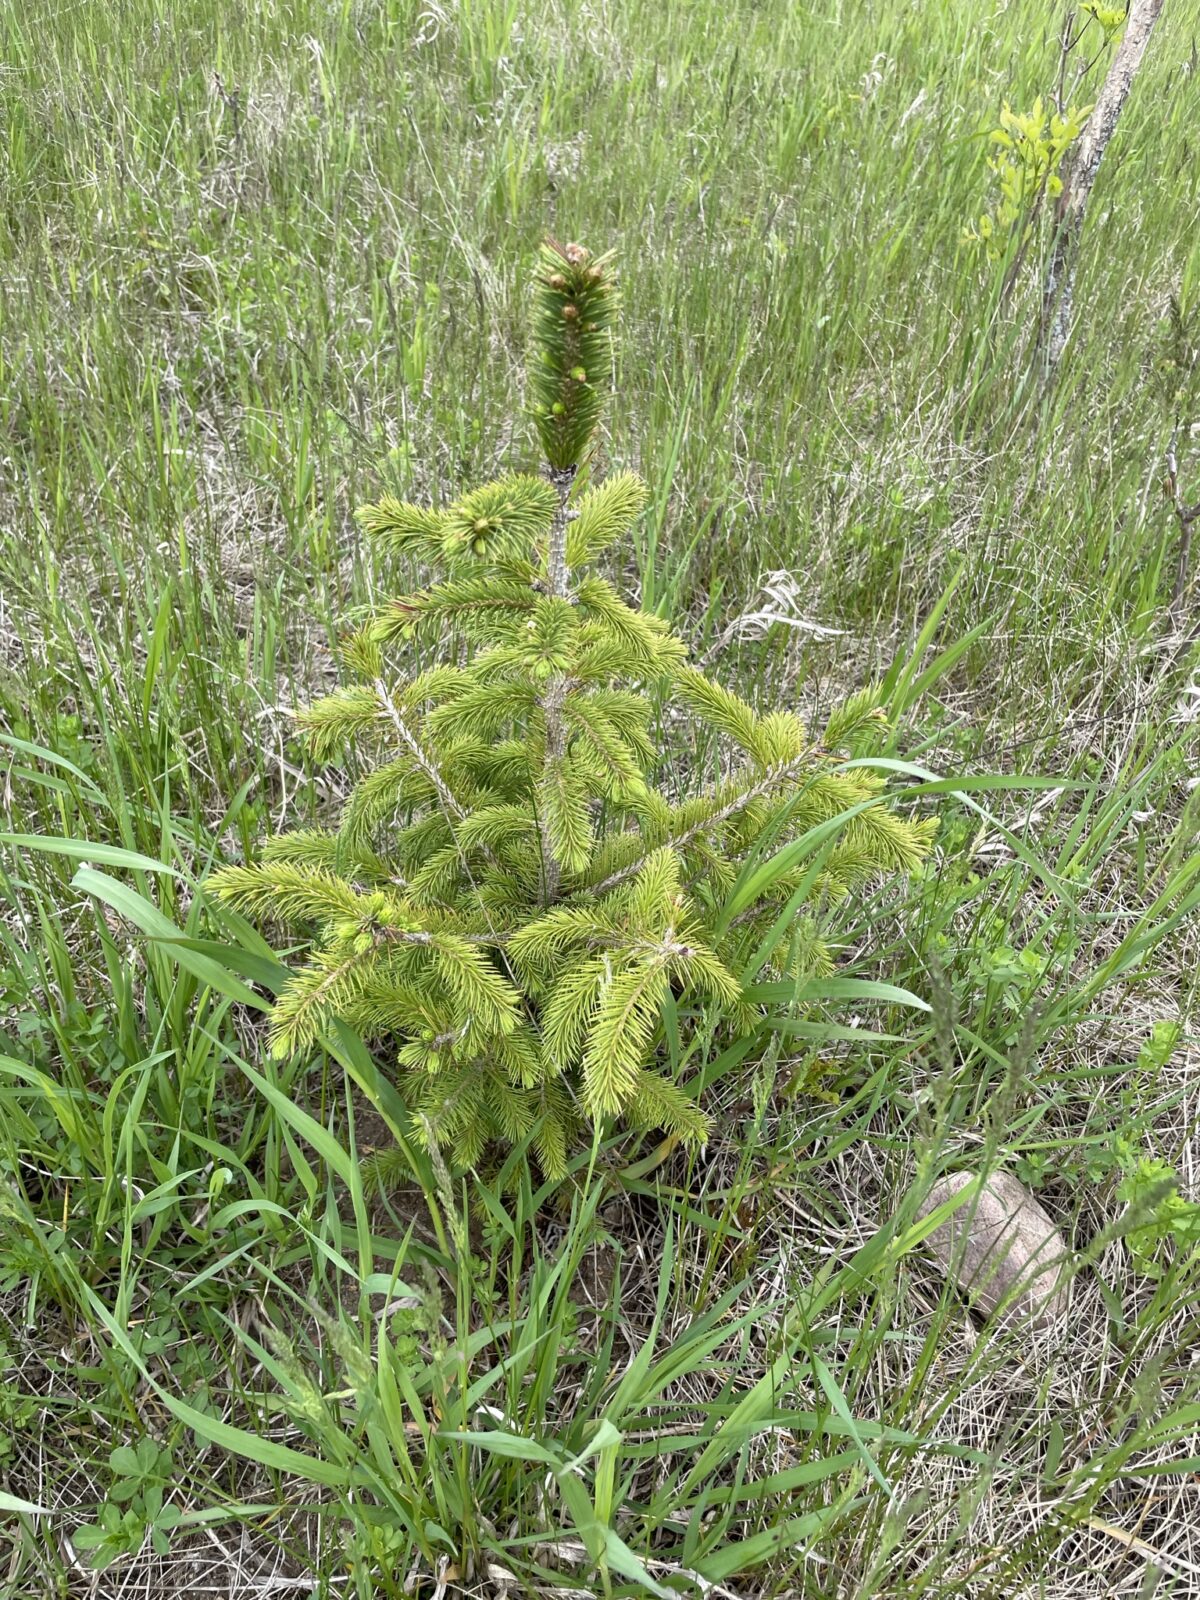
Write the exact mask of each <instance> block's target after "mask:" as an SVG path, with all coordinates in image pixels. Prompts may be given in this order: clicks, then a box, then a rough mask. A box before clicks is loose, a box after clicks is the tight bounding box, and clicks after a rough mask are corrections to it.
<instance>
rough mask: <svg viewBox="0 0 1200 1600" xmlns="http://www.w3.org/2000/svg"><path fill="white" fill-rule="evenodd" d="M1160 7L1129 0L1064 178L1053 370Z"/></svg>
mask: <svg viewBox="0 0 1200 1600" xmlns="http://www.w3.org/2000/svg"><path fill="white" fill-rule="evenodd" d="M1162 8H1163V0H1131V4H1130V7H1129V20H1128V21H1127V22H1126V24H1125V33H1124V36H1123V37H1122V39H1121V43H1120V44H1119V45H1118V46H1117V53H1116V55H1115V56H1114V57H1113V60H1112V65H1111V66H1110V67H1109V69H1108V76H1107V77H1106V78H1105V80H1104V83H1103V85H1102V86H1101V89H1100V93H1099V94H1098V95H1097V97H1096V104H1095V106H1094V107H1093V108H1092V114H1091V116H1090V117H1089V118H1088V120H1087V125H1086V127H1085V128H1084V130H1083V132H1082V134H1081V135H1080V137H1079V143H1078V144H1077V145H1076V147H1075V153H1074V155H1073V156H1072V158H1071V162H1070V166H1069V169H1068V172H1067V175H1066V178H1065V180H1064V184H1063V191H1062V194H1061V195H1060V197H1059V202H1058V214H1057V217H1056V227H1055V234H1054V245H1053V248H1052V250H1051V254H1050V265H1049V268H1048V269H1047V272H1046V284H1045V290H1044V293H1043V297H1042V325H1041V335H1040V342H1041V343H1042V344H1043V346H1044V348H1045V354H1046V363H1047V368H1048V370H1049V371H1053V370H1054V368H1055V367H1057V365H1058V363H1059V361H1060V359H1061V357H1062V353H1063V351H1064V350H1065V349H1066V346H1067V340H1068V339H1069V338H1070V336H1071V324H1072V319H1073V312H1074V305H1073V302H1074V290H1075V268H1076V264H1077V262H1078V258H1079V241H1080V238H1081V236H1082V234H1083V224H1084V218H1085V216H1086V214H1087V205H1088V200H1089V198H1090V197H1091V193H1092V185H1093V184H1094V183H1095V181H1096V174H1097V173H1098V172H1099V170H1100V163H1101V161H1102V160H1103V158H1104V152H1105V150H1106V149H1107V148H1108V141H1109V140H1110V139H1111V138H1112V136H1113V133H1114V131H1115V129H1116V126H1117V119H1118V118H1119V117H1120V115H1121V108H1122V107H1123V106H1124V104H1125V101H1126V98H1127V97H1128V95H1129V90H1130V87H1131V86H1132V84H1133V80H1134V77H1135V76H1136V74H1137V70H1138V68H1139V67H1140V66H1141V64H1142V57H1143V56H1144V55H1145V53H1146V46H1147V44H1149V42H1150V35H1151V33H1152V32H1153V29H1154V24H1155V23H1156V22H1157V21H1158V17H1159V13H1160V12H1161V11H1162Z"/></svg>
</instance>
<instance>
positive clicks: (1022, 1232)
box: [919, 1172, 1071, 1328]
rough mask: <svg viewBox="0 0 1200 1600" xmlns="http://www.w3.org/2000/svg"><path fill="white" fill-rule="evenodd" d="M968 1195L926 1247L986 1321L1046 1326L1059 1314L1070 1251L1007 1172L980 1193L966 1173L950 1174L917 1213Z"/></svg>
mask: <svg viewBox="0 0 1200 1600" xmlns="http://www.w3.org/2000/svg"><path fill="white" fill-rule="evenodd" d="M964 1189H970V1190H972V1193H971V1194H969V1195H968V1196H967V1197H966V1198H965V1199H964V1200H963V1201H962V1203H961V1205H960V1206H959V1208H958V1210H957V1211H955V1212H954V1214H953V1215H952V1216H951V1217H949V1218H948V1219H947V1220H946V1221H945V1222H943V1223H942V1224H941V1226H940V1227H939V1228H936V1229H935V1230H934V1231H933V1233H931V1234H930V1235H929V1238H928V1239H927V1240H926V1241H925V1248H926V1249H927V1250H928V1251H929V1253H930V1254H931V1255H932V1256H933V1258H934V1260H935V1261H936V1262H937V1264H938V1266H939V1267H940V1268H941V1269H942V1271H943V1272H944V1273H945V1274H946V1275H947V1276H948V1277H950V1278H952V1279H953V1280H954V1282H955V1283H956V1284H957V1285H958V1287H959V1288H960V1289H961V1290H962V1291H963V1292H964V1293H965V1294H966V1295H968V1296H969V1297H970V1299H971V1301H972V1303H973V1304H974V1305H975V1307H976V1309H977V1310H979V1311H981V1312H982V1313H983V1314H984V1315H985V1316H989V1317H990V1316H993V1315H994V1314H995V1313H996V1312H997V1311H1001V1312H1002V1314H1003V1316H1004V1318H1005V1320H1006V1321H1012V1322H1024V1323H1030V1324H1032V1325H1033V1326H1034V1327H1040V1328H1052V1327H1054V1326H1055V1324H1056V1323H1058V1322H1059V1321H1060V1320H1061V1319H1062V1318H1063V1317H1064V1316H1065V1314H1066V1310H1067V1286H1068V1283H1069V1281H1070V1266H1071V1252H1070V1251H1069V1250H1068V1248H1067V1246H1066V1243H1065V1241H1064V1240H1063V1236H1062V1234H1061V1233H1060V1232H1059V1231H1058V1229H1057V1228H1056V1227H1055V1225H1054V1223H1053V1222H1051V1220H1050V1218H1049V1217H1048V1216H1047V1214H1046V1212H1045V1211H1044V1210H1043V1209H1042V1207H1041V1206H1040V1205H1039V1204H1038V1202H1037V1201H1036V1200H1035V1199H1034V1197H1033V1196H1032V1195H1031V1194H1030V1193H1029V1191H1028V1190H1027V1189H1026V1188H1025V1187H1024V1186H1023V1185H1022V1184H1021V1183H1019V1182H1018V1181H1017V1179H1016V1178H1014V1177H1013V1175H1012V1174H1011V1173H1010V1172H993V1173H992V1174H991V1176H990V1177H989V1178H988V1180H987V1182H986V1184H985V1185H984V1186H983V1187H982V1188H980V1186H979V1179H978V1177H977V1175H976V1174H975V1173H972V1172H953V1173H951V1174H950V1175H949V1176H948V1177H945V1178H942V1179H940V1180H939V1181H938V1182H937V1183H935V1184H934V1186H933V1188H932V1189H931V1190H930V1192H929V1197H928V1199H927V1200H926V1201H925V1203H924V1205H923V1206H922V1207H921V1210H920V1212H919V1215H920V1216H921V1217H927V1216H928V1215H929V1214H930V1212H932V1211H936V1210H937V1208H938V1207H939V1206H941V1205H945V1203H946V1201H947V1200H952V1199H954V1198H955V1197H956V1196H958V1195H961V1194H962V1192H963V1190H964Z"/></svg>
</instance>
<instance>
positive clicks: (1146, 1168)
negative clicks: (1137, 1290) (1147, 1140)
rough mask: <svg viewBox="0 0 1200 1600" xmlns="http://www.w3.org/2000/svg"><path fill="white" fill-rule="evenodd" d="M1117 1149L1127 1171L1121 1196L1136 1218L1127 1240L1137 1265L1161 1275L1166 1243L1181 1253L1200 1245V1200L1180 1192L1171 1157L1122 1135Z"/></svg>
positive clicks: (1151, 1275)
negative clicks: (1149, 1150)
mask: <svg viewBox="0 0 1200 1600" xmlns="http://www.w3.org/2000/svg"><path fill="white" fill-rule="evenodd" d="M1116 1152H1117V1157H1118V1161H1119V1164H1120V1167H1121V1171H1122V1173H1123V1176H1122V1178H1121V1181H1120V1183H1119V1184H1118V1185H1117V1198H1118V1199H1120V1200H1123V1201H1124V1202H1125V1203H1126V1205H1127V1206H1128V1207H1129V1210H1130V1214H1131V1216H1132V1217H1133V1218H1134V1219H1135V1221H1134V1226H1133V1227H1132V1228H1131V1229H1130V1230H1129V1232H1128V1234H1127V1235H1126V1243H1127V1244H1128V1246H1129V1251H1130V1254H1131V1255H1132V1257H1133V1260H1134V1262H1135V1263H1136V1265H1137V1266H1138V1268H1139V1270H1140V1271H1141V1272H1142V1273H1144V1274H1145V1276H1146V1277H1148V1278H1161V1277H1162V1275H1163V1273H1164V1271H1165V1270H1166V1266H1167V1259H1168V1247H1170V1246H1173V1247H1174V1249H1175V1250H1176V1251H1179V1252H1183V1253H1190V1252H1192V1251H1194V1250H1196V1249H1197V1248H1198V1247H1200V1205H1197V1203H1196V1202H1195V1201H1194V1200H1188V1199H1186V1198H1185V1197H1184V1196H1183V1195H1181V1194H1180V1193H1179V1174H1178V1172H1176V1170H1175V1168H1174V1167H1172V1166H1171V1165H1170V1163H1169V1162H1166V1161H1163V1160H1161V1159H1160V1158H1159V1157H1157V1156H1150V1155H1146V1154H1145V1152H1143V1151H1140V1150H1136V1149H1135V1148H1134V1147H1133V1145H1132V1144H1130V1143H1129V1142H1128V1141H1127V1140H1123V1139H1118V1140H1117V1142H1116Z"/></svg>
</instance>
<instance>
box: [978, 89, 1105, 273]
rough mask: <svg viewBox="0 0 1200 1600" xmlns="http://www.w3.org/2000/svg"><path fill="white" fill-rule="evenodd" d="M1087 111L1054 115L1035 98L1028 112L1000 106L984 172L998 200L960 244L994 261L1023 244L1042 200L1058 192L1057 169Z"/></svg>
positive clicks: (1076, 109) (1088, 108) (1071, 108)
mask: <svg viewBox="0 0 1200 1600" xmlns="http://www.w3.org/2000/svg"><path fill="white" fill-rule="evenodd" d="M1091 109H1092V108H1091V106H1069V107H1068V108H1067V109H1066V110H1065V111H1062V112H1059V111H1055V110H1053V109H1052V108H1048V107H1047V106H1046V105H1044V104H1043V101H1042V98H1041V96H1040V95H1039V96H1038V98H1037V99H1036V100H1035V101H1034V103H1033V106H1032V108H1031V110H1029V111H1027V112H1019V111H1014V110H1013V109H1012V107H1011V106H1010V105H1009V104H1008V102H1007V101H1005V102H1004V106H1003V108H1002V110H1001V112H1000V126H999V127H998V128H995V129H993V130H992V132H991V133H990V134H989V136H988V138H989V142H990V143H991V145H992V146H993V150H992V154H991V155H990V156H989V157H988V170H989V171H990V172H991V173H992V176H993V180H994V183H995V185H996V187H997V188H998V190H999V197H998V199H997V201H996V203H995V205H994V206H993V208H992V209H991V210H990V211H985V212H984V213H983V214H982V215H981V216H980V218H979V219H978V221H977V222H973V223H971V224H969V225H968V227H967V228H965V229H964V231H963V240H964V242H967V243H971V244H977V245H980V246H982V247H983V248H984V249H985V250H986V251H987V253H988V255H989V256H990V257H991V258H992V259H993V260H999V259H1000V258H1001V257H1003V256H1004V255H1005V254H1006V253H1007V252H1008V250H1009V249H1011V248H1012V246H1013V244H1014V241H1016V242H1018V243H1021V244H1023V243H1024V242H1025V240H1026V239H1027V238H1028V237H1029V234H1030V232H1031V230H1032V228H1033V224H1034V218H1035V215H1036V214H1037V212H1038V210H1039V208H1040V207H1041V206H1042V204H1043V201H1045V200H1055V199H1057V198H1058V196H1059V195H1060V194H1061V193H1062V188H1063V180H1062V178H1061V176H1060V175H1059V168H1060V167H1061V166H1062V162H1063V157H1064V156H1065V155H1066V153H1067V151H1068V150H1069V149H1070V148H1071V146H1072V145H1073V144H1074V143H1075V141H1076V140H1077V139H1078V138H1079V135H1080V134H1081V133H1082V132H1083V129H1084V125H1085V124H1086V122H1087V119H1088V116H1089V115H1090V113H1091ZM1018 236H1019V238H1018Z"/></svg>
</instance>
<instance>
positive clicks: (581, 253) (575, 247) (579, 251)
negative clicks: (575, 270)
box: [563, 244, 588, 267]
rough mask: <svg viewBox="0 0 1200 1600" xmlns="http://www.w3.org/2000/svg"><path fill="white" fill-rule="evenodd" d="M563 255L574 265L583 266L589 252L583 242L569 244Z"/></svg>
mask: <svg viewBox="0 0 1200 1600" xmlns="http://www.w3.org/2000/svg"><path fill="white" fill-rule="evenodd" d="M563 255H565V256H566V258H567V260H568V261H569V262H570V263H571V265H572V266H573V267H581V266H582V265H583V263H584V262H585V261H586V260H587V258H588V253H587V251H586V250H585V249H584V248H583V246H582V245H581V244H569V245H568V246H567V248H566V249H565V250H564V251H563Z"/></svg>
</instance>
